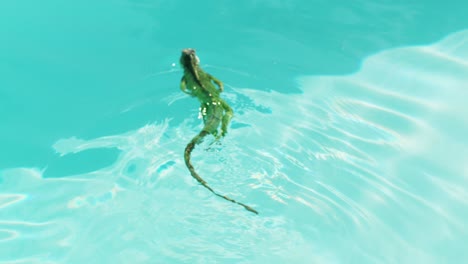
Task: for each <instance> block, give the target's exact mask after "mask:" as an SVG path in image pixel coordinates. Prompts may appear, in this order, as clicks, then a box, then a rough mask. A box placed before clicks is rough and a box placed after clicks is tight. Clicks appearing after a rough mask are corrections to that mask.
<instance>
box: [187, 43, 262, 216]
mask: <svg viewBox="0 0 468 264" xmlns="http://www.w3.org/2000/svg"><path fill="white" fill-rule="evenodd" d="M199 62H200V60H199V59H198V57H197V55H196V54H195V50H194V49H184V50H182V55H181V57H180V64H181V66H182V68H183V69H184V75H183V76H182V80H181V81H180V89H181V90H182V92H184V93H186V94H189V95H191V96H193V97H196V98H197V99H198V101H200V103H201V106H200V111H201V114H202V116H203V123H204V126H203V128H202V130H201V131H200V133H199V134H198V135H196V136H195V137H194V138H193V139H192V140H191V141H190V142H189V143H188V144H187V146H186V147H185V152H184V159H185V165H186V166H187V168H188V169H189V171H190V174H191V175H192V177H194V178H195V179H196V180H197V181H198V182H199V183H200V184H201V185H203V186H204V187H205V188H207V189H208V190H210V191H211V192H212V193H214V194H215V195H216V196H219V197H221V198H223V199H225V200H228V201H230V202H233V203H236V204H239V205H241V206H243V207H244V208H245V209H246V210H248V211H250V212H252V213H255V214H258V212H257V211H255V209H253V208H252V207H250V206H247V205H245V204H243V203H240V202H237V201H235V200H234V199H231V198H229V197H228V196H225V195H221V194H218V193H217V192H215V191H214V190H213V189H212V188H211V187H210V186H208V184H207V183H206V181H205V180H203V179H202V178H201V177H200V175H198V173H197V172H196V171H195V168H194V167H193V165H192V163H191V162H190V155H191V153H192V150H193V149H194V148H195V145H197V144H199V143H200V142H201V141H202V140H203V138H204V137H205V136H207V135H209V134H211V135H213V136H215V137H216V139H219V137H220V136H221V137H224V136H225V135H226V133H227V128H228V126H229V123H230V122H231V119H232V116H233V112H232V109H231V107H230V106H229V105H228V104H227V103H226V102H225V101H224V100H223V99H221V97H220V94H221V92H222V91H223V83H222V82H221V81H219V80H218V79H216V78H215V77H213V76H211V75H210V74H208V73H206V72H204V71H203V70H202V69H201V68H200V65H199ZM213 83H215V84H216V85H217V86H218V89H216V87H215V85H214V84H213ZM220 125H221V133H218V128H219V126H220Z"/></svg>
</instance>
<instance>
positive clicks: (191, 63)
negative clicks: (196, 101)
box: [180, 48, 202, 86]
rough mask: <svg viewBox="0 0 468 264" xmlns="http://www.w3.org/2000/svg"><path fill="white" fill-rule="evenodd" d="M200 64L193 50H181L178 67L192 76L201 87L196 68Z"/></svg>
mask: <svg viewBox="0 0 468 264" xmlns="http://www.w3.org/2000/svg"><path fill="white" fill-rule="evenodd" d="M199 63H200V59H199V58H198V57H197V55H196V54H195V50H194V49H190V48H189V49H183V50H182V55H181V56H180V65H182V68H184V71H188V72H190V73H191V74H192V76H193V77H194V78H195V80H196V81H197V82H198V83H199V84H200V86H202V85H201V83H200V77H199V76H198V72H197V67H198V64H199Z"/></svg>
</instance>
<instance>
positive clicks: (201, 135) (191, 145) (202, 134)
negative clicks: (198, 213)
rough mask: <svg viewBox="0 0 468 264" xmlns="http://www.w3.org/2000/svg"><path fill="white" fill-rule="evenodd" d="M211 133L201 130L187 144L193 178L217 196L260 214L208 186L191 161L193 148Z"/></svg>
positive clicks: (186, 156) (187, 158) (189, 165)
mask: <svg viewBox="0 0 468 264" xmlns="http://www.w3.org/2000/svg"><path fill="white" fill-rule="evenodd" d="M208 134H209V133H208V132H206V131H201V132H200V133H199V134H198V135H197V136H195V137H194V138H193V139H192V140H191V141H190V143H188V144H187V146H186V147H185V152H184V159H185V165H187V168H188V169H189V171H190V174H191V175H192V177H193V178H195V179H196V180H197V181H198V182H199V183H200V184H201V185H203V186H204V187H205V188H207V189H208V190H210V192H212V193H213V194H215V195H216V196H219V197H221V198H223V199H225V200H227V201H230V202H232V203H236V204H238V205H240V206H242V207H244V208H245V209H246V210H247V211H250V212H252V213H254V214H258V212H257V211H256V210H255V209H253V208H252V207H250V206H248V205H245V204H243V203H240V202H237V201H236V200H234V199H231V198H229V197H228V196H226V195H221V194H219V193H217V192H215V191H214V190H213V189H212V188H211V187H210V186H208V183H207V182H206V181H205V180H203V179H202V177H200V175H198V173H197V172H196V171H195V168H194V167H193V165H192V163H191V162H190V154H191V153H192V150H193V149H194V148H195V145H196V144H197V143H199V142H200V141H201V140H202V139H203V138H204V137H205V136H206V135H208Z"/></svg>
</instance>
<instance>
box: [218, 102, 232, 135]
mask: <svg viewBox="0 0 468 264" xmlns="http://www.w3.org/2000/svg"><path fill="white" fill-rule="evenodd" d="M220 102H221V106H222V107H223V109H224V115H223V119H222V121H221V136H222V137H224V136H225V135H226V134H227V131H228V126H229V123H231V119H232V116H233V115H234V112H233V111H232V108H231V107H230V106H229V105H228V104H227V103H226V102H225V101H224V100H221V101H220Z"/></svg>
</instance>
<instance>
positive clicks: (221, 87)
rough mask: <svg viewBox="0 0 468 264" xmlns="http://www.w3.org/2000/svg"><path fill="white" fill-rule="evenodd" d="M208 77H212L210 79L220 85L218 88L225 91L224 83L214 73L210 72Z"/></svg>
mask: <svg viewBox="0 0 468 264" xmlns="http://www.w3.org/2000/svg"><path fill="white" fill-rule="evenodd" d="M208 77H209V78H210V81H213V82H214V83H215V84H216V85H217V86H218V89H219V92H222V91H224V86H223V83H222V82H221V81H220V80H218V79H216V78H215V77H214V76H213V75H211V74H208Z"/></svg>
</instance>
